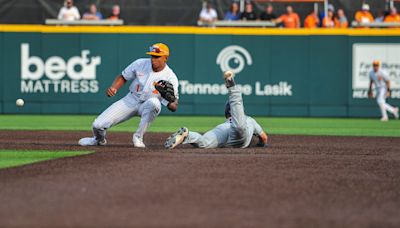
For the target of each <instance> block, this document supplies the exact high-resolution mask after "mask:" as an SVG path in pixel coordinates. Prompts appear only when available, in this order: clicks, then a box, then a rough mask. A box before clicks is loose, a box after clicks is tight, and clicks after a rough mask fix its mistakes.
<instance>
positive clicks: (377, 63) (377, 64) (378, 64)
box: [372, 60, 381, 66]
mask: <svg viewBox="0 0 400 228" xmlns="http://www.w3.org/2000/svg"><path fill="white" fill-rule="evenodd" d="M372 65H374V66H380V65H381V62H380V61H379V60H374V61H373V62H372Z"/></svg>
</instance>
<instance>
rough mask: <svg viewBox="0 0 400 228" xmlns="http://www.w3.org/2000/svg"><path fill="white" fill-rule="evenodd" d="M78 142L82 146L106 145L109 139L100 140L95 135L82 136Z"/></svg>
mask: <svg viewBox="0 0 400 228" xmlns="http://www.w3.org/2000/svg"><path fill="white" fill-rule="evenodd" d="M78 143H79V145H81V146H105V145H106V144H107V140H106V139H104V140H103V141H98V140H97V139H96V138H95V137H87V138H81V139H80V140H79V142H78Z"/></svg>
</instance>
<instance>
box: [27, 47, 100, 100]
mask: <svg viewBox="0 0 400 228" xmlns="http://www.w3.org/2000/svg"><path fill="white" fill-rule="evenodd" d="M89 54H90V51H89V50H82V51H81V55H80V56H72V57H71V58H69V59H68V60H64V59H63V58H61V57H60V56H50V57H49V58H48V59H47V60H43V59H42V58H41V57H39V56H33V55H32V56H31V55H30V50H29V44H27V43H23V44H21V93H50V92H53V93H97V92H98V90H99V85H98V84H99V83H98V81H97V80H96V67H97V66H98V65H100V63H101V57H100V56H93V57H90V58H89V57H88V56H89Z"/></svg>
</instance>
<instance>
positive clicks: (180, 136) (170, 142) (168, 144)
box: [164, 127, 189, 149]
mask: <svg viewBox="0 0 400 228" xmlns="http://www.w3.org/2000/svg"><path fill="white" fill-rule="evenodd" d="M188 135H189V130H188V129H187V128H186V127H182V128H181V129H179V130H178V131H177V132H175V133H174V134H172V135H171V136H170V137H168V139H167V140H166V141H165V143H164V147H165V148H167V149H173V148H175V147H176V146H178V145H179V144H181V143H182V142H183V141H184V140H185V139H186V137H187V136H188Z"/></svg>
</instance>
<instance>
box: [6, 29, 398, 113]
mask: <svg viewBox="0 0 400 228" xmlns="http://www.w3.org/2000/svg"><path fill="white" fill-rule="evenodd" d="M0 29H1V31H2V32H1V33H0V72H1V73H0V83H1V87H0V89H1V93H0V103H1V105H0V113H16V112H18V113H77V114H89V113H93V114H97V113H99V112H101V111H102V110H103V109H105V108H106V107H107V106H108V105H109V104H111V102H113V101H115V100H116V99H118V98H120V97H122V96H123V95H124V94H125V93H126V92H127V90H128V86H125V87H124V88H123V89H121V91H120V92H119V94H118V95H117V98H112V99H110V98H107V97H106V96H105V94H104V90H105V89H106V88H107V87H108V86H109V85H110V83H111V82H112V81H113V79H114V77H115V76H116V75H118V74H120V72H121V71H122V70H123V69H124V68H125V67H126V66H127V65H128V64H130V63H131V61H133V60H135V59H137V58H141V57H146V55H145V52H146V51H147V50H148V47H149V46H150V45H151V44H152V43H155V42H159V41H162V42H165V43H166V44H168V45H169V46H170V49H171V56H170V61H169V65H170V66H171V68H172V69H173V70H174V71H175V73H176V74H177V76H178V78H179V79H180V81H181V82H180V94H181V95H180V97H181V99H180V109H179V111H178V112H177V113H176V114H181V115H221V114H222V112H223V104H224V103H225V101H226V99H227V96H226V95H225V94H226V90H225V89H224V86H223V82H222V80H221V72H222V70H224V69H227V68H229V69H233V70H235V71H236V72H238V73H237V75H238V77H237V81H238V83H239V84H241V85H242V90H243V92H244V94H245V95H244V100H245V106H246V112H248V113H249V114H252V115H262V116H264V115H268V116H335V117H367V116H379V112H378V108H377V105H376V103H375V100H371V99H367V98H366V90H367V88H368V76H367V72H368V71H369V70H370V69H371V65H370V63H371V62H372V60H374V59H380V60H382V61H383V63H384V67H385V68H386V69H387V70H388V71H389V73H390V77H391V80H392V88H393V89H394V92H393V94H392V96H393V99H389V101H390V102H391V103H394V104H396V105H400V102H399V98H400V49H399V45H397V44H398V43H399V42H400V33H399V34H397V33H396V32H394V33H393V35H387V32H385V33H384V32H380V31H375V32H374V31H371V34H372V35H367V34H368V33H369V32H368V31H361V33H362V34H361V35H360V34H358V35H352V34H346V33H347V32H343V31H342V30H329V31H330V33H333V34H338V35H327V34H326V31H325V30H321V31H320V32H315V31H314V32H313V33H308V32H304V30H303V31H298V32H295V31H286V30H285V32H283V31H281V30H279V29H276V30H269V32H268V34H267V32H266V31H264V33H260V32H259V30H252V29H247V30H244V29H243V30H236V31H245V32H243V35H238V34H229V32H227V31H230V30H229V29H225V30H224V29H204V28H203V29H200V28H192V30H190V29H189V28H186V29H185V31H186V32H184V33H181V32H180V30H176V29H175V30H174V28H173V27H171V28H168V27H164V29H165V30H170V31H175V33H174V34H173V33H169V32H166V33H163V32H157V33H147V32H135V31H142V30H141V29H137V28H130V29H131V30H132V31H130V30H127V29H129V28H125V30H121V29H119V30H118V28H108V27H99V28H93V27H79V28H68V27H66V28H57V27H47V26H32V27H29V26H28V27H26V26H19V27H18V26H14V27H13V26H11V27H6V26H3V27H2V28H0ZM106 29H108V30H109V31H107V32H108V33H103V32H104V31H105V30H106ZM146 29H147V30H152V29H154V31H158V30H157V28H152V27H150V28H149V27H147V28H146ZM16 30H18V31H16ZM27 31H30V32H27ZM85 31H86V32H85ZM182 31H183V30H182ZM221 31H222V32H221ZM218 56H219V57H218ZM17 98H23V99H24V100H25V102H26V105H25V106H24V107H23V108H18V107H16V106H15V100H16V99H17ZM164 112H165V113H169V112H168V111H165V110H164Z"/></svg>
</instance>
